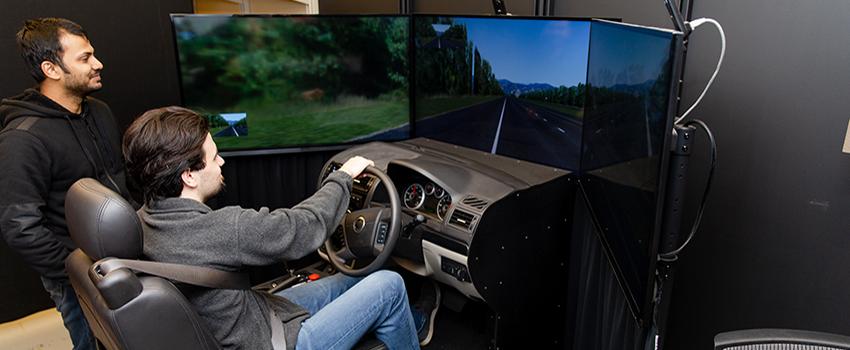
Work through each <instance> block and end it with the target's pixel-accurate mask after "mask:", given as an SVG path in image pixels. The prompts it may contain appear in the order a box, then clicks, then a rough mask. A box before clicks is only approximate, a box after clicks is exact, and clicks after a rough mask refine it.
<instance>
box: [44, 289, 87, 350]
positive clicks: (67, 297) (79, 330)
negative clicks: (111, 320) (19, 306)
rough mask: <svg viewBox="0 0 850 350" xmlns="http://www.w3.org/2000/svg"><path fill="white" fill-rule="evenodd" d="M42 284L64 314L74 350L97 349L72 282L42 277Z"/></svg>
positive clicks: (64, 320)
mask: <svg viewBox="0 0 850 350" xmlns="http://www.w3.org/2000/svg"><path fill="white" fill-rule="evenodd" d="M41 284H43V285H44V290H46V291H47V293H48V294H50V299H53V303H54V304H56V309H57V310H59V313H61V314H62V321H63V322H64V323H65V328H67V329H68V333H69V334H70V335H71V341H72V342H73V343H74V350H94V349H96V348H97V347H96V346H95V340H94V336H93V335H92V333H91V329H89V323H88V321H86V317H85V315H83V309H81V308H80V302H79V301H78V300H77V294H76V293H74V288H72V287H71V283H70V282H68V281H67V280H65V281H56V280H51V279H47V278H44V277H42V278H41Z"/></svg>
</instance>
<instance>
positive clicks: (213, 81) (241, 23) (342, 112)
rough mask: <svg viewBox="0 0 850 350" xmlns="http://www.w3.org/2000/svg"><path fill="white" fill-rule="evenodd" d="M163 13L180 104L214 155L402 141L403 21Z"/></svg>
mask: <svg viewBox="0 0 850 350" xmlns="http://www.w3.org/2000/svg"><path fill="white" fill-rule="evenodd" d="M171 19H172V24H173V29H174V39H175V45H176V51H177V56H178V57H177V58H178V62H179V71H180V87H181V91H182V98H183V105H184V106H186V107H188V108H191V109H194V110H196V111H199V112H200V113H202V114H203V115H205V116H207V117H208V118H209V121H210V125H211V128H212V133H213V137H214V139H215V141H216V143H217V144H218V147H219V149H220V150H222V151H225V152H226V151H244V150H253V151H257V150H265V151H268V150H270V149H282V148H293V147H298V148H301V147H311V146H324V145H340V144H351V143H360V142H366V141H372V140H401V139H406V138H408V137H409V129H410V128H409V123H410V102H409V98H408V96H409V82H408V76H409V69H410V68H409V63H408V46H409V39H410V36H409V27H410V18H409V17H406V16H378V15H375V16H242V15H235V16H230V15H172V18H171Z"/></svg>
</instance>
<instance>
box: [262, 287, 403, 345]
mask: <svg viewBox="0 0 850 350" xmlns="http://www.w3.org/2000/svg"><path fill="white" fill-rule="evenodd" d="M276 294H277V295H279V296H282V297H284V298H286V299H289V300H290V301H292V302H293V303H296V304H298V305H300V306H301V307H303V308H305V309H307V311H309V312H310V315H311V316H310V318H308V319H307V320H305V321H304V322H303V323H302V324H301V331H300V332H298V342H297V343H296V345H295V348H296V349H298V350H302V349H303V350H309V349H351V348H352V347H353V346H354V345H355V344H357V342H358V341H360V338H362V337H363V335H365V334H366V333H368V332H370V331H374V332H375V336H376V337H377V338H378V339H379V340H381V341H382V342H384V344H386V345H387V346H388V347H389V348H390V349H419V338H418V336H417V334H416V329H415V327H414V324H413V316H411V314H410V305H408V301H407V291H406V290H405V287H404V280H402V278H401V276H399V274H397V273H395V272H392V271H386V270H380V271H376V272H374V273H372V274H370V275H368V276H366V277H360V278H358V277H350V276H346V275H343V274H341V273H338V274H336V275H333V276H328V277H325V278H322V279H319V280H317V281H313V282H310V283H307V284H303V285H300V286H297V287H293V288H289V289H285V290H282V291H280V292H278V293H276Z"/></svg>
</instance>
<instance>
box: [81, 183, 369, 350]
mask: <svg viewBox="0 0 850 350" xmlns="http://www.w3.org/2000/svg"><path fill="white" fill-rule="evenodd" d="M65 218H66V221H67V223H68V230H69V232H70V234H71V238H72V239H73V240H74V243H76V244H77V246H78V247H79V248H78V249H76V250H74V251H73V252H72V253H71V255H70V256H68V258H67V259H66V260H65V267H66V269H67V270H68V276H69V278H70V280H71V285H72V286H73V288H74V291H76V293H77V298H78V299H79V301H80V305H81V306H82V309H83V313H84V314H85V317H86V320H88V322H89V326H90V327H91V329H92V332H93V333H94V336H95V337H96V338H97V339H98V340H99V341H100V342H101V343H102V344H103V345H104V346H105V347H106V348H107V349H126V350H133V349H203V350H207V349H220V348H221V347H220V345H219V344H218V341H217V340H216V339H215V337H213V335H212V333H210V331H209V330H208V329H207V327H206V325H205V324H204V323H203V322H204V321H203V320H202V319H201V318H200V316H198V314H197V313H196V312H195V310H194V309H193V307H192V305H191V304H190V303H189V301H188V300H187V299H186V297H185V296H183V294H182V293H181V292H180V291H179V290H178V289H177V288H176V287H175V286H174V284H172V282H170V281H169V280H167V279H165V278H162V277H158V276H153V275H142V274H137V273H136V272H135V271H133V270H132V269H130V268H111V267H108V266H109V265H110V264H112V263H114V262H115V261H116V260H115V259H128V260H129V261H131V262H139V260H134V259H139V258H140V257H141V256H142V252H143V236H142V226H141V222H140V221H139V217H138V216H137V215H136V212H135V210H133V207H132V206H130V204H129V203H127V202H126V201H125V200H124V199H123V198H122V197H121V196H120V195H118V194H117V193H115V192H113V191H111V190H109V189H108V188H106V187H105V186H103V185H102V184H100V183H99V182H98V181H97V180H94V179H90V178H84V179H80V180H79V181H77V182H75V183H74V184H73V185H72V186H71V188H70V189H69V190H68V194H67V195H66V198H65ZM110 260H111V262H109V261H110ZM144 263H148V262H142V264H144ZM113 265H114V264H113ZM193 272H194V271H193ZM190 275H194V274H190ZM202 275H203V274H202ZM192 278H197V276H189V278H188V279H190V280H191V279H192ZM175 280H178V281H179V280H181V279H179V278H178V279H175ZM246 281H247V280H246ZM184 282H185V281H184ZM356 348H357V349H364V350H365V349H383V348H385V346H384V344H383V343H381V342H380V341H379V340H377V339H376V338H374V337H369V338H367V339H365V340H364V341H361V342H360V343H359V344H358V345H357V346H356Z"/></svg>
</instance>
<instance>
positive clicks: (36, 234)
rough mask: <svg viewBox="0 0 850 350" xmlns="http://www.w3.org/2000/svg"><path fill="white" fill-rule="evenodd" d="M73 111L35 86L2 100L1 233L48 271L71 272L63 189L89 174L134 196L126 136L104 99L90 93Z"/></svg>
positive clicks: (41, 269)
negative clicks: (126, 166)
mask: <svg viewBox="0 0 850 350" xmlns="http://www.w3.org/2000/svg"><path fill="white" fill-rule="evenodd" d="M81 107H82V112H81V113H80V114H74V113H71V112H69V111H68V110H67V109H65V108H63V107H62V106H61V105H59V104H58V103H56V102H55V101H53V100H51V99H49V98H47V97H46V96H44V95H42V94H41V93H40V92H38V91H37V90H35V89H27V90H25V91H24V92H23V93H22V94H20V95H18V96H15V97H12V98H9V99H4V100H3V101H2V103H0V118H2V120H0V126H2V127H3V130H2V132H0V233H2V235H3V238H4V239H5V240H6V243H7V244H8V245H9V246H10V247H11V248H12V249H14V250H16V251H17V252H18V253H20V254H21V256H23V258H24V260H26V261H27V262H28V263H29V264H30V265H31V266H32V267H33V268H34V269H36V270H37V271H38V272H39V273H40V274H41V275H42V276H44V277H47V278H52V279H64V278H67V275H66V273H65V257H67V256H68V254H69V253H70V252H71V250H73V249H74V248H75V245H74V243H73V242H71V239H70V236H69V235H68V228H67V226H66V225H65V193H66V192H67V191H68V188H69V187H71V185H72V184H73V183H74V182H75V181H77V180H79V179H80V178H83V177H91V178H95V179H98V180H100V182H102V183H103V184H104V185H106V186H107V187H109V188H111V189H112V190H114V191H116V192H118V193H120V194H122V195H123V196H124V197H125V198H130V197H129V195H128V194H129V193H128V191H127V186H126V182H125V179H124V163H123V158H122V156H121V152H120V149H121V148H120V147H121V136H120V134H119V132H118V127H117V125H116V123H115V120H114V118H113V116H112V111H110V110H109V107H107V106H106V104H105V103H103V102H101V101H99V100H97V99H94V98H91V97H87V98H85V99H84V100H83V102H82V106H81Z"/></svg>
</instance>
